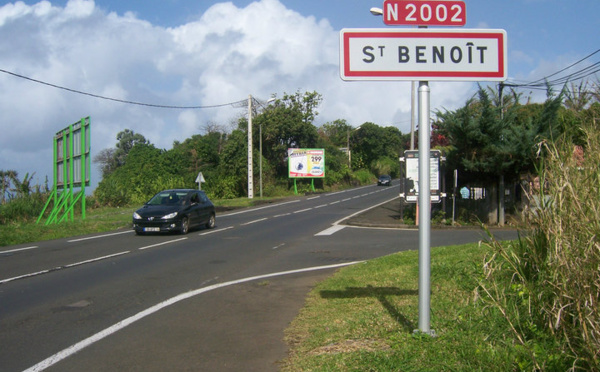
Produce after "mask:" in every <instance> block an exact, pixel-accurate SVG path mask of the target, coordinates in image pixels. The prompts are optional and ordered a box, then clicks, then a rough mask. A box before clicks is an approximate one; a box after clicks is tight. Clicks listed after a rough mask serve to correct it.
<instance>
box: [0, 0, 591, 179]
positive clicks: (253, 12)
mask: <svg viewBox="0 0 600 372" xmlns="http://www.w3.org/2000/svg"><path fill="white" fill-rule="evenodd" d="M465 5H466V13H467V15H466V17H467V22H466V25H465V26H464V28H469V29H473V28H476V29H503V30H506V33H507V38H508V48H507V49H508V82H511V83H524V82H531V81H535V80H538V79H542V78H544V77H547V76H553V77H554V78H555V77H557V76H561V75H562V76H564V75H565V74H568V73H569V72H572V71H578V70H581V69H582V68H584V67H586V66H590V65H593V64H594V63H598V61H599V60H600V55H599V54H595V55H592V56H591V57H590V58H587V59H586V57H588V56H589V55H590V54H593V53H594V52H596V51H597V50H598V49H599V48H600V37H599V36H598V29H599V26H600V20H599V19H598V14H600V1H598V0H579V1H567V0H502V1H498V0H465ZM371 7H380V8H381V7H383V1H375V0H233V1H228V2H224V1H213V0H144V1H130V0H97V1H93V0H50V1H37V0H33V1H30V0H27V1H16V2H15V1H11V2H7V1H0V70H2V71H1V72H0V170H16V171H17V172H18V174H19V177H20V178H23V177H24V176H25V175H26V174H27V173H29V175H31V174H34V177H33V183H34V184H44V182H45V180H46V177H48V180H49V181H48V182H49V183H50V185H52V142H53V137H54V136H55V134H56V133H57V132H59V131H61V130H62V129H63V128H66V127H67V126H69V125H70V124H73V123H75V122H78V121H79V120H80V119H81V118H83V117H87V116H90V118H91V133H92V134H91V142H92V143H91V148H92V156H95V155H96V154H97V153H98V152H99V151H101V150H102V149H105V148H110V147H114V146H115V144H116V135H117V133H119V132H121V131H123V130H124V129H131V130H133V131H135V132H136V133H140V134H142V135H143V136H145V137H146V138H147V139H148V140H149V141H150V142H151V143H152V144H154V145H155V146H157V147H159V148H163V149H167V150H168V149H171V148H172V145H173V142H174V141H183V140H185V139H186V138H189V137H190V136H192V135H194V134H204V133H205V131H206V128H207V127H208V126H209V125H219V126H222V127H223V128H229V129H231V128H232V125H233V123H235V122H236V121H237V119H238V118H240V117H242V116H243V115H247V108H246V107H244V105H239V104H238V105H228V104H229V103H233V102H240V101H243V100H246V99H247V98H248V96H249V95H252V96H253V97H256V98H257V99H259V100H262V101H266V100H267V99H269V98H270V97H272V96H276V97H279V98H281V97H282V96H283V95H284V94H286V93H288V94H293V93H295V92H306V91H310V92H312V91H316V92H318V93H320V94H321V95H322V96H323V103H322V104H321V106H320V107H319V108H318V112H319V115H318V116H317V118H316V121H315V123H314V124H315V125H316V126H321V125H322V124H324V123H327V122H331V121H333V120H337V119H344V120H346V121H347V122H348V123H349V124H350V125H352V126H355V127H356V126H359V125H361V124H362V123H364V122H373V123H375V124H378V125H381V126H391V125H393V126H396V127H398V128H399V129H400V130H401V131H402V132H403V133H407V132H409V131H410V122H411V94H410V92H411V90H410V87H411V84H410V82H400V81H391V82H390V81H387V82H378V81H376V82H366V81H353V82H348V81H343V80H342V79H341V78H340V62H339V54H340V47H339V35H340V30H342V29H344V28H382V29H383V28H388V29H389V28H397V27H409V26H387V25H385V24H384V23H383V18H382V17H377V16H373V15H372V14H371V13H370V12H369V9H370V8H371ZM579 61H580V62H579ZM576 62H579V63H578V64H576V65H574V66H572V67H570V66H571V65H573V64H575V63H576ZM563 69H565V71H562V72H560V73H559V75H553V74H555V73H557V72H559V71H561V70H563ZM16 75H18V76H16ZM597 76H598V75H596V76H591V77H588V78H587V79H588V80H591V81H594V82H596V81H598V77H597ZM34 80H35V81H34ZM482 84H489V83H482ZM491 84H495V83H491ZM59 87H62V88H67V89H70V90H66V89H60V88H59ZM430 89H431V103H430V105H431V110H432V111H436V110H454V109H457V108H459V107H461V106H463V105H464V103H465V102H466V101H467V100H468V99H469V98H471V97H472V96H473V95H474V94H475V93H476V91H477V82H431V83H430ZM73 91H77V92H73ZM519 92H521V93H523V95H524V96H525V97H527V98H530V99H531V101H532V102H542V101H543V100H544V99H545V95H546V94H545V91H543V90H531V89H529V90H527V89H523V90H519ZM82 93H87V94H82ZM94 96H101V97H105V98H111V99H112V100H109V99H103V98H98V97H94ZM115 100H122V101H128V102H137V103H143V104H145V105H136V104H131V103H123V102H118V101H115ZM154 106H171V107H176V108H160V107H154ZM206 106H219V107H212V108H189V107H206ZM184 107H188V108H184ZM100 177H101V176H100V172H99V170H98V166H97V165H93V172H92V189H93V188H94V187H95V185H97V183H98V182H99V181H100Z"/></svg>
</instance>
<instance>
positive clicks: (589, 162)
mask: <svg viewBox="0 0 600 372" xmlns="http://www.w3.org/2000/svg"><path fill="white" fill-rule="evenodd" d="M584 131H585V133H586V135H587V145H586V147H585V155H584V156H583V157H576V156H574V151H573V149H574V146H573V144H572V142H570V141H566V140H565V141H560V142H558V143H556V144H552V143H544V144H543V147H542V150H543V151H544V152H545V153H546V158H545V161H544V163H543V165H542V167H541V169H540V187H539V188H534V189H533V190H532V192H531V193H530V195H529V197H530V200H531V205H532V207H533V208H530V209H529V210H528V211H527V212H526V213H525V215H524V218H525V220H526V222H527V224H528V226H532V228H531V231H528V232H526V233H525V234H523V236H522V237H521V238H520V239H519V240H518V241H516V242H514V243H512V244H510V245H508V246H503V245H501V244H500V243H498V242H495V241H492V242H491V243H490V245H491V246H492V247H493V248H494V254H493V255H491V256H490V257H488V258H487V259H486V263H485V272H486V279H485V280H483V281H482V283H481V286H480V288H479V293H480V294H481V295H482V298H483V299H484V300H485V302H486V303H487V304H489V305H492V307H493V308H495V309H498V310H499V311H500V312H501V313H502V314H503V316H504V318H505V319H506V321H507V322H508V324H509V325H510V328H511V329H512V331H513V333H514V335H515V336H516V339H517V340H518V342H519V343H520V344H521V346H522V347H523V348H525V349H526V350H527V351H528V352H529V355H530V359H529V360H528V361H526V360H521V361H517V362H518V363H519V366H520V368H522V369H523V368H524V369H540V370H569V369H571V370H578V369H583V370H594V371H598V370H600V355H599V353H600V311H599V308H598V303H599V301H600V275H599V271H598V270H599V267H600V174H599V172H598V164H599V163H600V133H598V131H595V130H593V129H592V128H586V129H584Z"/></svg>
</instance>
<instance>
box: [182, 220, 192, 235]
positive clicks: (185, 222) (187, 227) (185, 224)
mask: <svg viewBox="0 0 600 372" xmlns="http://www.w3.org/2000/svg"><path fill="white" fill-rule="evenodd" d="M189 230H190V220H189V219H188V218H187V217H183V219H182V220H181V234H182V235H185V234H187V233H188V231H189Z"/></svg>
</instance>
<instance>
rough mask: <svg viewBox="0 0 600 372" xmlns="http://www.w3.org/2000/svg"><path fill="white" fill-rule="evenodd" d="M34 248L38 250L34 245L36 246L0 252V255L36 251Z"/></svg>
mask: <svg viewBox="0 0 600 372" xmlns="http://www.w3.org/2000/svg"><path fill="white" fill-rule="evenodd" d="M36 248H39V247H38V246H37V245H36V246H33V247H26V248H17V249H11V250H8V251H0V254H3V253H14V252H21V251H27V250H30V249H36Z"/></svg>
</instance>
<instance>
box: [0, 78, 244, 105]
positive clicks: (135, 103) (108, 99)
mask: <svg viewBox="0 0 600 372" xmlns="http://www.w3.org/2000/svg"><path fill="white" fill-rule="evenodd" d="M0 72H3V73H5V74H8V75H12V76H15V77H18V78H20V79H25V80H29V81H32V82H34V83H38V84H42V85H47V86H49V87H52V88H57V89H62V90H66V91H68V92H71V93H77V94H81V95H84V96H89V97H94V98H99V99H104V100H107V101H114V102H120V103H125V104H129V105H138V106H146V107H155V108H163V109H177V110H197V109H209V108H217V107H225V106H233V105H237V104H240V103H242V102H246V100H245V99H244V100H239V101H235V102H230V103H222V104H218V105H207V106H171V105H157V104H152V103H143V102H135V101H127V100H123V99H118V98H111V97H105V96H100V95H98V94H93V93H87V92H82V91H80V90H76V89H71V88H67V87H63V86H60V85H56V84H51V83H48V82H45V81H41V80H37V79H33V78H30V77H27V76H23V75H19V74H17V73H14V72H11V71H7V70H3V69H0Z"/></svg>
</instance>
